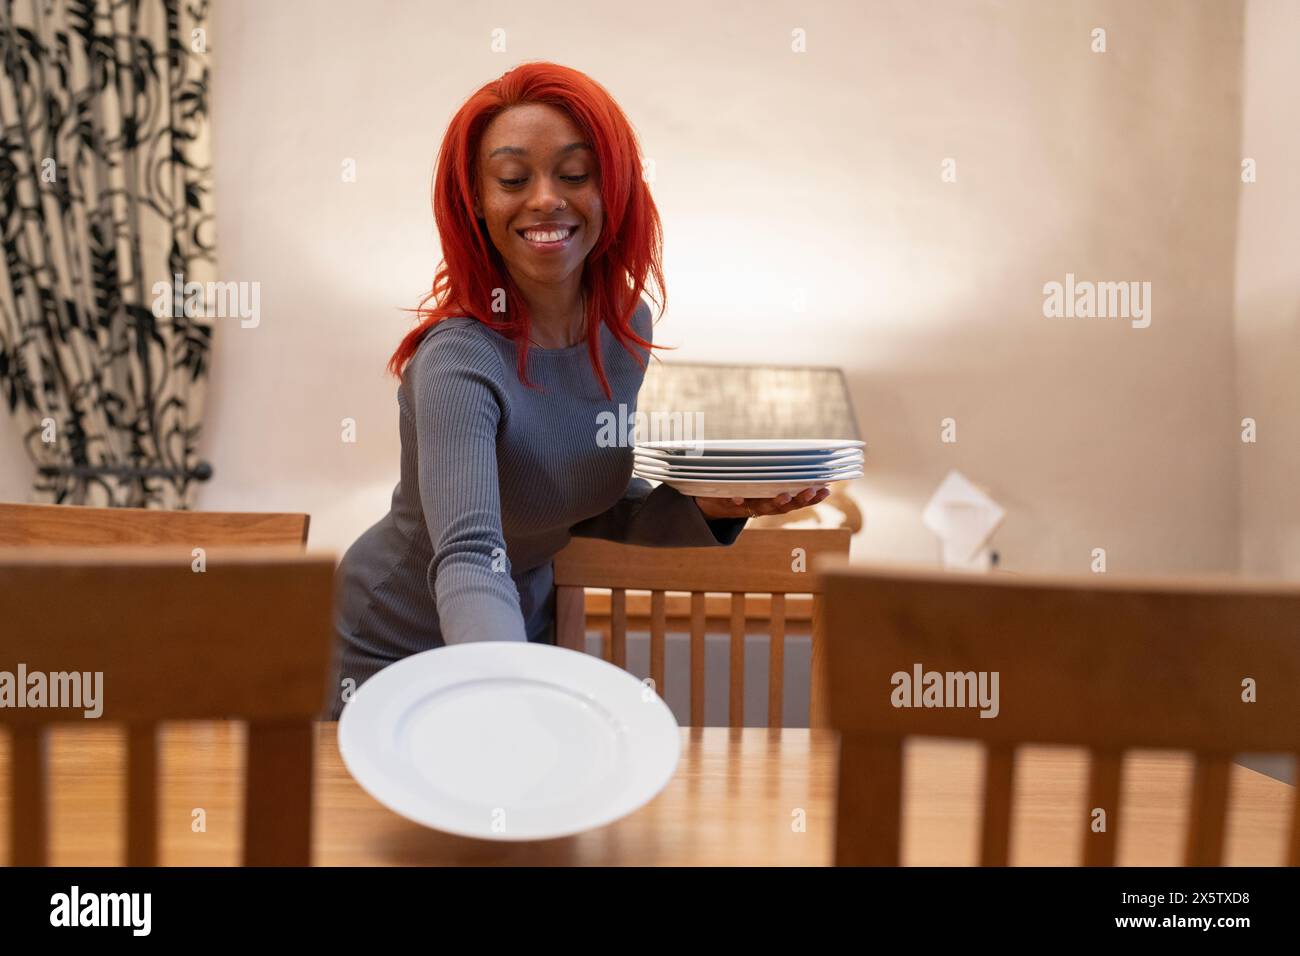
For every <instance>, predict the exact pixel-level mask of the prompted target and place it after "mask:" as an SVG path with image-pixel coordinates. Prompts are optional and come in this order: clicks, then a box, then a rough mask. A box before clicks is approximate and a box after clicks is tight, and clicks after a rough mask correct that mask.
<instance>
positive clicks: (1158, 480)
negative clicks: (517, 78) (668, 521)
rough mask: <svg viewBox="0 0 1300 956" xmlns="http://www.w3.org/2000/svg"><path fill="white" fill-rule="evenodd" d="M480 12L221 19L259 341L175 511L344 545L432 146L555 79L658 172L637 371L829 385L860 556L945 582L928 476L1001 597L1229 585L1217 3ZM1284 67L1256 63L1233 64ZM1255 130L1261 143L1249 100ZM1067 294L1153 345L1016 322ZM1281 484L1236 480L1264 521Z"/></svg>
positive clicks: (1227, 247)
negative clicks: (589, 97) (1089, 285)
mask: <svg viewBox="0 0 1300 956" xmlns="http://www.w3.org/2000/svg"><path fill="white" fill-rule="evenodd" d="M478 6H479V5H472V4H450V3H448V4H441V3H415V2H411V3H388V4H371V5H367V7H366V9H367V10H374V11H375V12H374V13H373V14H368V15H365V16H362V15H359V14H358V13H357V12H356V11H357V10H358V9H359V8H358V7H356V6H354V5H353V4H350V3H341V2H333V3H311V4H308V3H304V2H298V3H289V2H281V3H275V4H266V3H258V2H252V0H225V2H223V3H222V4H220V5H219V7H218V9H217V11H216V17H217V20H216V22H215V27H214V35H213V37H212V47H213V50H214V54H213V55H214V70H215V73H214V87H213V105H214V110H215V114H214V141H215V145H216V157H215V162H216V175H217V180H216V189H217V198H218V210H219V215H218V223H217V226H218V235H219V241H220V253H221V266H222V269H221V271H222V277H223V278H225V279H228V280H242V281H253V280H256V281H260V282H261V284H262V309H263V318H262V322H261V325H260V327H259V328H257V329H240V328H238V326H237V324H228V325H227V326H226V327H223V328H220V329H219V331H218V333H217V344H216V354H215V356H214V361H213V366H212V367H213V375H212V388H211V397H212V408H211V413H210V415H209V422H208V426H207V429H206V432H205V437H204V445H203V450H204V453H205V455H206V456H207V457H208V458H209V459H210V460H211V461H212V462H213V464H214V466H215V468H216V475H217V477H216V479H215V480H214V481H213V482H212V483H211V485H210V486H209V487H207V488H206V489H205V490H204V492H203V494H202V497H201V498H200V505H201V506H202V507H204V508H210V509H302V510H306V511H310V512H311V513H312V514H313V534H312V540H313V543H314V544H316V545H319V546H324V547H335V548H338V549H340V550H341V549H342V548H345V547H346V546H347V545H348V544H349V543H350V542H351V541H352V540H353V539H354V538H355V536H356V535H357V534H358V533H360V531H362V530H363V529H364V528H365V527H366V526H368V525H369V524H370V523H371V522H373V521H374V520H376V519H377V518H379V517H380V516H381V515H382V514H383V512H384V510H385V509H386V507H387V502H388V497H389V495H390V493H391V491H392V486H393V484H394V483H395V481H396V478H397V464H398V445H397V409H396V403H395V397H394V392H395V388H396V384H395V382H393V381H392V380H391V379H388V378H386V377H384V376H383V374H382V366H383V363H384V361H385V360H386V358H387V356H388V354H389V353H390V352H391V350H392V348H393V347H394V346H395V344H396V342H397V340H398V339H399V337H400V335H401V333H402V332H403V330H404V329H405V328H406V327H407V323H408V319H407V317H405V316H404V315H403V314H402V313H400V312H399V311H398V310H399V309H400V308H401V307H403V306H410V305H413V304H414V303H415V301H416V300H417V298H418V296H419V294H420V293H421V292H422V291H423V290H424V289H425V288H427V285H428V282H429V280H430V278H431V276H432V271H433V267H434V265H435V264H436V260H437V257H438V251H437V244H436V236H435V235H434V234H433V227H432V217H431V214H430V211H429V205H428V187H429V175H430V172H431V168H432V160H433V156H434V153H435V150H436V149H437V145H438V142H439V138H440V136H441V133H442V131H443V128H444V126H445V123H446V121H447V119H448V118H449V116H450V114H451V112H452V111H453V110H454V109H455V108H456V106H458V105H459V103H460V102H461V101H462V100H463V98H464V97H465V95H467V94H468V93H469V92H470V91H471V90H472V89H473V88H474V87H476V86H477V85H479V84H481V83H482V82H484V81H485V80H487V79H489V78H491V77H494V76H496V75H499V74H500V73H501V72H503V71H504V70H505V69H507V68H508V67H509V66H511V65H513V64H514V63H517V62H519V61H521V60H525V59H531V58H549V59H554V60H557V61H559V62H563V63H568V64H570V65H573V66H575V67H578V68H580V69H583V70H586V71H588V72H589V73H590V74H591V75H593V76H594V77H596V78H597V79H598V80H599V81H601V82H602V83H603V84H605V85H606V86H607V87H608V88H609V89H610V90H611V91H612V92H613V94H614V95H615V96H616V97H617V98H618V99H619V101H620V102H621V103H622V105H623V107H624V109H625V110H626V111H627V113H628V114H629V116H630V117H631V118H632V120H633V122H634V123H635V124H636V125H637V127H638V131H639V133H640V135H641V138H642V143H643V146H644V148H645V151H646V154H647V156H648V157H649V158H651V159H653V160H654V163H655V173H656V178H655V184H654V190H655V196H656V200H657V202H658V203H659V206H660V209H661V212H662V213H663V216H664V220H665V229H666V235H667V247H666V260H667V261H666V266H667V276H668V281H669V290H668V291H669V311H668V314H667V316H666V317H665V319H664V321H663V322H662V323H661V324H660V326H659V327H658V331H657V333H656V338H657V340H658V341H661V342H668V343H671V344H677V345H680V346H681V349H680V351H679V352H677V353H675V354H676V355H677V357H679V358H681V359H683V360H685V359H694V360H705V361H738V362H765V361H768V362H782V363H810V364H825V365H840V366H843V367H844V368H845V369H846V372H847V374H848V376H849V381H850V386H851V389H852V391H853V394H854V396H855V400H856V405H857V415H858V419H859V421H860V423H861V424H862V426H863V430H864V432H865V437H866V439H867V441H868V444H869V448H868V475H867V477H866V478H865V479H863V480H862V481H859V482H857V483H855V485H854V487H853V489H852V493H853V494H854V495H855V497H857V498H858V500H859V501H860V503H861V504H862V506H863V508H864V510H865V512H866V515H867V523H868V528H867V531H866V532H865V533H864V534H862V535H860V536H859V539H858V541H857V542H856V544H855V553H856V554H858V555H860V556H865V557H870V558H872V559H885V560H890V559H897V560H904V561H914V560H919V561H933V560H935V559H936V556H937V548H936V544H935V541H934V539H933V537H932V536H931V535H930V533H929V532H928V531H927V530H926V529H925V528H924V527H922V525H921V524H920V510H921V508H922V507H923V506H924V504H925V501H926V500H927V498H928V496H929V494H930V493H931V492H932V491H933V489H934V488H935V487H937V485H938V484H939V482H940V481H941V480H942V479H943V477H944V475H945V474H946V473H947V471H948V470H949V469H950V468H954V467H955V468H959V469H960V470H962V471H963V472H964V473H965V474H966V475H967V476H968V477H969V478H971V479H972V480H973V481H976V482H977V483H979V484H982V485H984V486H985V487H986V488H987V489H988V490H989V491H990V493H991V494H992V495H993V496H994V497H995V498H996V499H998V500H999V501H1000V502H1002V503H1003V504H1004V505H1005V507H1006V508H1007V510H1008V515H1007V519H1006V522H1005V524H1004V526H1003V528H1002V529H1001V530H1000V531H999V533H998V534H997V536H996V537H995V539H994V542H995V545H996V546H997V547H998V549H999V550H1000V552H1001V553H1002V557H1003V562H1004V565H1005V566H1007V567H1009V568H1013V569H1042V570H1070V571H1083V570H1086V569H1087V567H1088V562H1089V560H1090V552H1091V549H1093V548H1096V547H1104V548H1106V550H1107V556H1108V567H1109V569H1110V570H1111V571H1114V572H1128V571H1190V570H1195V569H1229V568H1233V567H1235V566H1236V563H1237V560H1238V552H1239V542H1238V514H1237V512H1238V503H1239V480H1238V472H1237V469H1238V455H1239V452H1240V444H1239V442H1237V440H1236V436H1237V426H1236V422H1237V421H1238V420H1239V418H1240V415H1239V414H1238V404H1239V403H1238V400H1237V399H1238V388H1237V383H1236V381H1235V369H1234V361H1233V343H1234V338H1233V337H1234V323H1233V321H1232V316H1233V305H1234V303H1233V265H1234V242H1235V234H1236V226H1237V203H1238V194H1239V186H1238V179H1237V169H1238V164H1239V160H1240V156H1241V149H1240V146H1239V139H1240V131H1241V123H1242V116H1241V110H1242V107H1241V102H1242V100H1241V70H1242V64H1241V59H1242V49H1243V46H1242V29H1243V27H1242V20H1243V17H1242V5H1241V4H1240V3H1237V2H1217V0H1216V2H1196V3H1191V2H1181V0H1165V2H1146V3H1142V4H1132V3H1129V2H1125V0H1116V2H1109V3H1106V2H1102V3H1098V2H1078V3H1068V2H1051V3H1042V2H1037V0H1019V2H1000V3H992V2H986V3H978V2H969V3H955V2H945V3H937V2H929V3H917V2H898V3H882V2H871V3H850V2H847V0H841V2H837V3H810V4H798V5H783V4H782V5H776V4H774V5H761V6H760V5H756V4H746V5H744V11H745V12H744V13H743V15H742V14H741V13H739V12H737V9H736V7H734V6H730V5H728V6H727V7H726V8H725V9H720V10H716V9H713V5H705V4H699V3H696V2H687V0H663V2H661V3H658V4H656V5H654V7H653V12H651V10H650V9H649V8H646V7H644V6H638V7H636V9H637V10H638V11H640V13H639V14H638V15H637V16H636V17H630V16H629V13H628V10H627V8H626V7H625V6H624V5H611V4H608V3H604V2H580V0H575V2H571V3H569V4H566V7H565V10H566V13H565V15H564V16H558V15H556V14H555V13H554V12H553V11H552V10H550V8H543V7H540V6H538V5H536V4H534V3H523V2H503V3H499V4H495V5H493V7H492V8H491V10H490V12H487V13H483V12H479V11H478V10H476V9H475V8H476V7H478ZM718 6H722V5H718ZM787 10H788V11H790V12H786V11H787ZM325 11H328V12H325ZM497 27H501V28H504V29H505V31H506V41H507V52H506V53H504V54H501V53H492V52H491V51H490V49H489V33H490V31H491V30H492V29H493V28H497ZM796 27H799V28H803V29H805V30H806V31H807V52H806V53H803V54H796V53H793V52H791V50H790V34H791V30H792V29H793V28H796ZM1094 27H1103V28H1105V29H1106V30H1107V42H1108V51H1107V52H1106V53H1104V54H1096V53H1093V52H1091V50H1090V42H1091V40H1090V32H1091V31H1092V29H1093V28H1094ZM1252 37H1255V35H1254V34H1252ZM1294 37H1295V32H1294V30H1293V31H1292V33H1291V34H1290V38H1291V39H1292V40H1293V39H1294ZM1286 39H1287V37H1285V36H1270V35H1269V34H1268V33H1267V32H1261V34H1260V35H1259V36H1257V37H1255V39H1254V40H1252V42H1251V44H1249V45H1248V47H1247V48H1248V50H1249V51H1250V53H1249V55H1250V56H1252V57H1253V56H1258V57H1260V58H1261V61H1267V60H1269V59H1270V58H1277V57H1280V56H1282V55H1283V53H1284V49H1285V42H1286ZM1248 75H1251V74H1248ZM1278 96H1279V97H1280V96H1281V94H1280V92H1279V93H1278ZM1250 106H1253V107H1255V108H1257V109H1258V110H1259V111H1260V112H1261V114H1262V118H1261V119H1260V120H1259V121H1258V123H1259V124H1262V125H1263V126H1267V125H1268V124H1269V116H1270V115H1271V113H1270V110H1271V109H1272V107H1271V106H1270V105H1269V103H1267V102H1264V101H1256V102H1254V103H1251V104H1250ZM1251 115H1252V114H1250V112H1249V110H1248V113H1247V131H1248V133H1249V132H1250V130H1251V123H1250V119H1251ZM1274 132H1276V131H1274ZM1292 148H1293V149H1294V141H1293V142H1292ZM1292 155H1294V153H1292ZM348 157H350V158H354V159H355V160H356V163H357V172H358V181H357V182H355V183H343V182H341V181H340V179H341V177H340V165H341V163H342V161H343V160H344V159H345V158H348ZM947 157H951V158H953V159H955V160H956V163H957V182H955V183H944V182H942V181H941V178H940V171H941V170H940V163H941V162H942V161H943V160H944V159H945V158H947ZM1263 168H1264V169H1265V170H1270V171H1267V172H1264V173H1263V174H1262V175H1264V176H1268V175H1272V176H1274V177H1277V178H1280V176H1281V173H1282V170H1281V163H1280V162H1276V161H1273V160H1270V162H1269V164H1268V166H1264V167H1263ZM1270 168H1271V169H1270ZM1292 168H1294V163H1293V164H1292ZM1278 188H1280V187H1278ZM1250 189H1254V190H1257V191H1259V192H1257V193H1255V194H1252V195H1254V196H1255V200H1254V201H1258V202H1267V199H1266V198H1265V197H1263V196H1262V195H1260V192H1262V189H1263V183H1261V184H1260V185H1258V186H1254V187H1250ZM1292 196H1294V193H1292ZM1292 209H1293V210H1294V206H1292ZM1273 215H1274V214H1273V213H1272V212H1269V211H1264V212H1261V213H1259V214H1258V218H1260V219H1261V220H1265V219H1266V217H1269V216H1273ZM1292 221H1294V218H1292ZM1284 226H1285V221H1284V218H1283V217H1282V215H1281V213H1277V214H1276V217H1275V218H1271V219H1266V221H1263V222H1261V224H1260V225H1259V226H1258V233H1257V235H1258V240H1257V241H1258V242H1259V243H1261V244H1262V245H1263V246H1265V247H1266V250H1267V249H1268V248H1270V247H1269V243H1270V241H1271V240H1270V236H1273V237H1276V235H1277V234H1278V233H1279V232H1280V231H1282V230H1283V229H1284ZM1242 228H1243V230H1255V229H1256V228H1257V227H1256V225H1255V221H1254V218H1252V216H1251V215H1249V213H1248V211H1247V210H1246V209H1243V217H1242ZM1251 234H1252V235H1255V234H1256V233H1254V232H1252V233H1251ZM1266 254H1270V255H1271V252H1266ZM1292 262H1294V257H1293V259H1292ZM1067 272H1073V273H1075V274H1076V275H1077V276H1078V277H1079V278H1080V279H1091V280H1115V281H1119V280H1138V281H1149V282H1151V283H1152V285H1153V304H1154V313H1153V321H1152V324H1151V327H1150V328H1147V329H1133V328H1131V327H1130V326H1129V324H1128V323H1127V322H1126V321H1122V320H1108V319H1073V320H1071V319H1058V320H1049V319H1046V318H1044V317H1043V315H1042V304H1043V295H1042V287H1043V284H1044V283H1045V282H1049V281H1053V280H1056V281H1060V280H1063V279H1064V277H1065V274H1066V273H1067ZM1291 276H1292V278H1291V279H1290V281H1291V282H1292V286H1291V287H1292V289H1293V288H1294V281H1295V280H1294V270H1292V272H1291ZM1259 285H1260V286H1261V287H1263V286H1265V285H1268V287H1269V288H1274V287H1275V286H1276V283H1272V284H1269V283H1265V282H1264V281H1263V277H1261V278H1260V283H1259ZM800 299H802V300H803V302H804V303H805V305H804V306H803V310H802V311H800V309H799V307H798V302H799V300H800ZM1237 311H1238V315H1239V317H1240V316H1241V314H1242V309H1241V303H1240V302H1239V303H1238V309H1237ZM1260 314H1261V315H1264V313H1263V312H1261V313H1260ZM1293 315H1294V313H1293ZM1244 325H1245V323H1241V322H1239V323H1238V324H1237V327H1236V333H1237V335H1238V336H1239V337H1241V336H1242V335H1243V326H1244ZM1243 367H1245V366H1243ZM1261 387H1262V388H1265V389H1271V388H1274V386H1272V385H1267V384H1262V385H1261ZM1248 392H1249V390H1248V389H1246V388H1243V390H1242V395H1243V404H1251V402H1252V401H1253V402H1254V404H1258V405H1266V404H1268V402H1269V401H1270V398H1269V395H1270V394H1272V393H1271V392H1270V393H1268V394H1265V395H1264V396H1262V397H1261V398H1259V399H1258V400H1253V399H1251V396H1250V395H1249V394H1248ZM948 416H951V417H953V418H955V419H956V421H957V434H958V441H957V443H956V444H944V443H942V442H941V441H940V422H941V420H942V419H943V418H945V417H948ZM345 417H351V418H354V419H356V421H357V423H358V441H357V443H356V444H344V443H343V442H341V441H340V438H339V435H340V421H341V419H343V418H345ZM1283 427H1285V426H1282V425H1278V424H1276V423H1274V424H1272V425H1271V427H1270V433H1271V434H1270V437H1272V436H1277V437H1278V438H1280V437H1281V431H1280V430H1281V428H1283ZM1292 427H1294V426H1292ZM0 438H3V436H0ZM1263 447H1264V445H1263V444H1261V445H1260V446H1257V447H1256V448H1253V449H1251V450H1252V451H1258V450H1260V449H1262V448H1263ZM1278 447H1280V446H1275V449H1276V448H1278ZM1273 454H1276V451H1275V452H1273ZM1274 460H1275V459H1269V458H1265V457H1264V456H1257V458H1256V460H1255V462H1254V465H1253V466H1252V468H1256V469H1257V470H1254V471H1252V470H1251V468H1247V469H1246V470H1245V471H1244V475H1245V478H1246V482H1247V486H1248V487H1258V488H1260V489H1263V490H1262V491H1261V493H1262V494H1274V493H1280V492H1279V491H1278V486H1279V483H1280V481H1281V480H1282V477H1281V475H1280V474H1274V473H1273V472H1272V471H1270V469H1273V468H1274ZM1276 460H1277V461H1279V462H1280V458H1279V459H1276ZM1269 475H1273V482H1272V490H1269V488H1270V482H1269ZM9 480H10V479H9V478H8V477H7V476H6V475H5V474H4V473H0V481H9ZM1252 482H1253V484H1252ZM11 487H16V486H12V485H11ZM6 497H12V496H6ZM1247 524H1249V521H1248V522H1247ZM1249 550H1250V549H1249V548H1247V549H1246V553H1248V552H1249Z"/></svg>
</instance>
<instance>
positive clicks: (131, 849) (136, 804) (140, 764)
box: [126, 723, 158, 866]
mask: <svg viewBox="0 0 1300 956" xmlns="http://www.w3.org/2000/svg"><path fill="white" fill-rule="evenodd" d="M126 865H127V866H157V865H158V725H157V724H152V723H150V724H132V725H131V726H129V727H128V728H127V737H126Z"/></svg>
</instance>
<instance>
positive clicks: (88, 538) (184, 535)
mask: <svg viewBox="0 0 1300 956" xmlns="http://www.w3.org/2000/svg"><path fill="white" fill-rule="evenodd" d="M310 520H311V519H310V518H309V517H308V516H307V515H305V514H275V513H269V512H268V513H265V514H261V513H256V512H254V513H239V512H226V511H159V510H154V509H149V508H84V507H80V506H77V505H27V504H8V503H5V502H0V548H4V547H24V546H31V545H50V546H63V545H70V546H75V547H96V546H99V545H130V544H141V545H153V544H186V545H190V546H191V547H208V546H212V545H222V546H232V545H292V544H297V545H299V546H305V545H306V544H307V527H308V525H309V523H310Z"/></svg>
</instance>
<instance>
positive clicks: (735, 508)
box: [695, 488, 831, 518]
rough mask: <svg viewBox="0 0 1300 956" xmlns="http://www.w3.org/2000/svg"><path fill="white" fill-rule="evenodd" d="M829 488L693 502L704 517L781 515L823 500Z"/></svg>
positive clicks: (703, 499) (705, 499)
mask: <svg viewBox="0 0 1300 956" xmlns="http://www.w3.org/2000/svg"><path fill="white" fill-rule="evenodd" d="M830 493H831V491H830V489H829V488H822V489H821V490H820V491H819V490H817V489H816V488H805V489H804V490H803V491H801V492H799V493H798V494H797V495H794V496H791V495H788V494H783V495H777V496H776V497H775V498H696V499H695V503H696V504H697V505H698V506H699V509H700V510H701V511H702V512H704V516H705V517H706V518H757V517H760V516H762V515H783V514H788V513H789V512H791V511H797V510H799V509H800V508H807V507H809V506H810V505H815V504H817V502H819V501H825V500H826V496H827V495H829V494H830Z"/></svg>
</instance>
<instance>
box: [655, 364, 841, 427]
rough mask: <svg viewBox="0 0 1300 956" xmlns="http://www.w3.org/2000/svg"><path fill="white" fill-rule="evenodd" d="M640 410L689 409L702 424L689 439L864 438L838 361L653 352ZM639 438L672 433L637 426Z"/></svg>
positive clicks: (672, 411) (664, 413) (686, 412)
mask: <svg viewBox="0 0 1300 956" xmlns="http://www.w3.org/2000/svg"><path fill="white" fill-rule="evenodd" d="M637 412H638V413H639V414H643V415H645V416H647V418H649V419H653V418H654V417H655V416H657V415H661V416H673V415H677V416H693V419H694V421H696V422H698V423H699V428H700V429H701V431H700V432H699V433H694V432H688V433H687V434H686V435H685V436H684V437H688V438H691V437H693V438H851V439H859V438H861V435H860V434H859V432H858V422H857V419H856V417H855V416H854V414H853V404H852V402H851V401H850V400H849V391H848V386H847V384H846V383H845V381H844V373H843V372H842V371H841V370H840V369H838V368H825V367H806V366H789V365H715V364H705V363H687V362H665V361H662V360H658V359H656V360H655V361H652V362H651V363H650V365H649V367H648V368H647V369H646V375H645V381H644V382H643V384H642V386H641V392H640V395H639V397H638V400H637ZM637 437H638V440H646V439H650V438H654V437H663V438H671V437H675V436H673V435H669V434H660V435H658V436H655V435H647V434H645V432H644V430H641V431H638V434H637Z"/></svg>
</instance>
